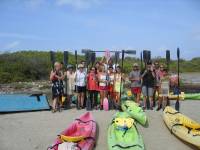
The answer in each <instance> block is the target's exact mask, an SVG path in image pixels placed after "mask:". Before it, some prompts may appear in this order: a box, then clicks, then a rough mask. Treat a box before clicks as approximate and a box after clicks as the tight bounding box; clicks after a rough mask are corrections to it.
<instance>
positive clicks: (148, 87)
mask: <svg viewBox="0 0 200 150" xmlns="http://www.w3.org/2000/svg"><path fill="white" fill-rule="evenodd" d="M141 77H142V94H143V96H144V99H143V100H144V107H143V109H146V101H147V98H149V101H150V109H151V110H153V91H154V84H155V81H154V80H155V73H154V71H153V66H152V63H151V62H148V63H147V65H146V69H145V70H144V71H142V75H141Z"/></svg>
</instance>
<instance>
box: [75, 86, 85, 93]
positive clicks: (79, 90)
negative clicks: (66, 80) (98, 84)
mask: <svg viewBox="0 0 200 150" xmlns="http://www.w3.org/2000/svg"><path fill="white" fill-rule="evenodd" d="M85 91H86V86H77V92H78V93H84V92H85Z"/></svg>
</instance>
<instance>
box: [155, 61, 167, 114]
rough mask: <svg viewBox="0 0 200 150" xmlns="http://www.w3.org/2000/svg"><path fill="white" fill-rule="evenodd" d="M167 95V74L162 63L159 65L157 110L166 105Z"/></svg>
mask: <svg viewBox="0 0 200 150" xmlns="http://www.w3.org/2000/svg"><path fill="white" fill-rule="evenodd" d="M168 96H169V75H168V71H167V69H166V68H164V66H163V65H161V66H160V89H159V99H158V108H157V109H156V110H157V111H159V110H160V109H161V108H163V109H164V108H165V106H166V105H167V98H168Z"/></svg>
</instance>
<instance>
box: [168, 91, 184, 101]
mask: <svg viewBox="0 0 200 150" xmlns="http://www.w3.org/2000/svg"><path fill="white" fill-rule="evenodd" d="M168 98H169V99H170V100H176V99H178V95H174V94H173V93H170V94H169V96H168ZM184 99H185V93H184V92H181V93H180V95H179V100H184Z"/></svg>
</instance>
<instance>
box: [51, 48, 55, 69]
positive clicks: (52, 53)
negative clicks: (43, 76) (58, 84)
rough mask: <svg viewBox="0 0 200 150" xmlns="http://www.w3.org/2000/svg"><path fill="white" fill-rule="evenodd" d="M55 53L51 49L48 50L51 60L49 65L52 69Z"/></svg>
mask: <svg viewBox="0 0 200 150" xmlns="http://www.w3.org/2000/svg"><path fill="white" fill-rule="evenodd" d="M55 59H56V58H55V53H54V52H53V51H50V60H51V67H52V70H54V63H55Z"/></svg>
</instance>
